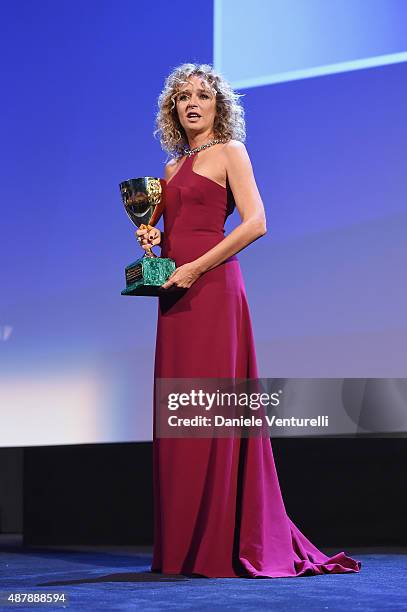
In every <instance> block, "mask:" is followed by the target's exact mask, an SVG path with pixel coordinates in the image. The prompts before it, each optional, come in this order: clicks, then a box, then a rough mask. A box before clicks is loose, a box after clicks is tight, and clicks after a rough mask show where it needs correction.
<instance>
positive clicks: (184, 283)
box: [161, 262, 202, 289]
mask: <svg viewBox="0 0 407 612" xmlns="http://www.w3.org/2000/svg"><path fill="white" fill-rule="evenodd" d="M201 274H202V272H200V270H199V269H198V266H197V265H196V264H195V263H194V262H191V263H186V264H184V265H183V266H180V267H179V268H177V269H176V270H174V272H173V273H172V274H171V276H170V277H169V278H168V279H167V280H166V282H165V283H164V284H163V285H161V287H162V289H168V288H169V287H172V286H175V287H182V288H184V289H188V288H189V287H191V285H193V284H194V282H195V281H196V280H197V279H198V278H199V277H200V276H201Z"/></svg>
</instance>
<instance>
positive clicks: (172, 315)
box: [151, 154, 361, 578]
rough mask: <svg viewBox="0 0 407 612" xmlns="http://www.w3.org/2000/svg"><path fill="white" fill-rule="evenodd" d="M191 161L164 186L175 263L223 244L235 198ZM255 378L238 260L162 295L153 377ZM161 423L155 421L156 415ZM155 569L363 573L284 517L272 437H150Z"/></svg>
mask: <svg viewBox="0 0 407 612" xmlns="http://www.w3.org/2000/svg"><path fill="white" fill-rule="evenodd" d="M196 157H197V155H196V154H195V155H193V156H191V157H186V158H185V160H184V161H183V162H182V165H181V167H180V169H179V170H178V171H177V173H176V175H175V176H174V177H173V178H172V180H171V181H170V182H169V183H168V185H167V189H166V203H165V212H164V241H163V244H162V256H163V257H172V258H173V259H175V261H176V264H177V266H180V265H182V264H184V263H187V262H189V261H192V260H194V259H196V258H197V257H199V256H200V255H202V254H203V253H205V252H206V251H208V250H209V249H210V248H212V247H213V246H215V245H216V244H218V243H219V242H220V241H221V240H223V238H224V224H225V221H226V218H227V216H228V215H229V214H231V212H233V208H234V202H233V197H232V196H231V192H230V190H229V189H225V188H223V187H222V186H221V185H219V184H217V183H216V182H214V181H212V180H211V179H209V178H207V177H205V176H202V175H200V174H198V173H196V172H195V171H194V170H193V164H194V160H195V159H196ZM211 377H213V378H257V377H258V370H257V362H256V353H255V346H254V339H253V333H252V326H251V320H250V313H249V308H248V303H247V299H246V292H245V287H244V282H243V278H242V275H241V271H240V266H239V262H238V259H237V257H236V256H233V257H231V258H230V259H229V260H227V261H226V262H224V263H223V264H221V265H219V266H217V267H216V268H213V269H212V270H209V271H208V272H206V273H205V274H203V275H202V276H201V277H200V278H199V279H198V280H197V281H196V282H195V283H194V284H193V285H192V287H190V288H189V289H188V290H186V291H184V292H181V294H179V295H175V294H168V295H166V296H163V297H160V298H159V305H158V321H157V336H156V354H155V367H154V378H155V380H156V379H157V378H211ZM154 420H155V418H154ZM153 478H154V482H153V484H154V554H153V562H152V566H151V569H152V571H155V572H162V573H166V574H184V575H201V576H207V577H219V578H220V577H238V576H242V577H271V578H273V577H276V578H277V577H290V576H292V577H294V576H303V575H308V574H309V575H315V574H329V573H346V572H358V571H359V570H360V567H361V563H360V562H359V561H357V560H354V559H352V558H351V557H349V556H347V555H346V554H345V553H344V552H339V553H338V554H336V555H335V556H333V557H328V556H327V555H325V554H324V553H322V552H321V551H320V550H318V549H317V548H316V547H315V546H314V545H313V544H312V543H311V542H310V541H309V540H308V539H307V538H306V537H305V535H304V534H303V533H302V532H301V531H300V530H299V529H298V528H297V527H296V525H295V524H294V523H293V522H292V521H291V519H290V518H289V517H288V516H287V513H286V510H285V507H284V502H283V498H282V494H281V490H280V486H279V481H278V476H277V472H276V467H275V464H274V458H273V452H272V447H271V443H270V440H269V438H246V439H242V438H191V439H186V438H172V439H169V438H158V437H157V436H156V432H155V428H154V433H153Z"/></svg>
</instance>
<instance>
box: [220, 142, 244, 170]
mask: <svg viewBox="0 0 407 612" xmlns="http://www.w3.org/2000/svg"><path fill="white" fill-rule="evenodd" d="M223 154H224V155H225V161H226V164H227V165H229V164H231V163H232V164H233V163H236V162H237V163H239V162H240V163H242V162H244V161H245V160H246V161H247V160H248V159H249V154H248V152H247V149H246V146H245V144H244V143H243V142H241V141H240V140H229V141H228V142H227V143H226V144H225V146H224V147H223Z"/></svg>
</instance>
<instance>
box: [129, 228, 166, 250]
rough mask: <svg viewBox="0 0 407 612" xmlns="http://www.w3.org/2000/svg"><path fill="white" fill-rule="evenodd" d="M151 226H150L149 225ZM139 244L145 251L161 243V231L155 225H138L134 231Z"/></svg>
mask: <svg viewBox="0 0 407 612" xmlns="http://www.w3.org/2000/svg"><path fill="white" fill-rule="evenodd" d="M149 227H151V226H149ZM135 234H136V236H137V240H138V241H139V244H140V246H141V247H142V248H143V249H144V250H145V251H147V250H148V249H151V247H153V246H156V245H157V244H161V232H160V230H159V229H158V228H157V227H153V228H151V229H148V226H147V225H140V228H139V229H138V230H137V231H136V232H135Z"/></svg>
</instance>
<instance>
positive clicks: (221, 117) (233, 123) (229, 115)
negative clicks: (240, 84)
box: [153, 63, 246, 157]
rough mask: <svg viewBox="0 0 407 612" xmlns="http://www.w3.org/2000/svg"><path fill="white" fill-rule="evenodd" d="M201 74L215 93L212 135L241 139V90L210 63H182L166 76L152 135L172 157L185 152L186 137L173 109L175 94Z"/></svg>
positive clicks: (242, 123)
mask: <svg viewBox="0 0 407 612" xmlns="http://www.w3.org/2000/svg"><path fill="white" fill-rule="evenodd" d="M194 75H197V76H201V77H202V79H203V80H205V81H206V82H207V83H208V85H209V87H210V88H211V90H212V92H213V94H214V95H216V116H215V121H214V126H213V131H214V135H215V138H220V139H222V140H225V141H228V140H231V139H234V140H240V141H241V142H244V141H245V139H246V126H245V119H244V115H245V112H244V108H243V106H242V105H241V103H240V98H241V97H243V95H244V94H238V93H236V92H234V91H233V89H232V87H231V86H230V85H229V83H228V82H227V81H226V80H225V79H224V78H223V77H222V76H221V75H220V74H219V73H217V72H215V70H214V68H213V67H212V66H210V65H209V64H190V63H187V64H181V65H180V66H178V67H176V68H174V69H173V71H172V72H171V74H169V76H168V77H167V78H166V80H165V84H164V89H163V90H162V92H161V93H160V95H159V97H158V112H157V115H156V118H155V124H156V127H157V129H156V130H154V132H153V135H154V137H156V136H157V135H158V136H159V138H160V143H161V147H162V149H163V150H164V151H166V152H167V153H168V154H169V155H170V156H171V157H180V156H182V155H184V152H185V148H187V147H188V140H187V136H186V133H185V130H184V128H183V127H182V125H181V123H180V121H179V118H178V113H177V110H176V101H175V97H176V94H177V93H178V91H179V89H180V88H181V86H182V85H184V84H185V83H186V82H187V80H188V79H189V77H191V76H194Z"/></svg>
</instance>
